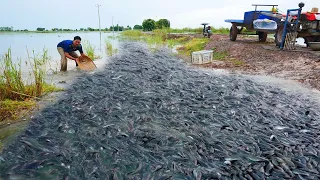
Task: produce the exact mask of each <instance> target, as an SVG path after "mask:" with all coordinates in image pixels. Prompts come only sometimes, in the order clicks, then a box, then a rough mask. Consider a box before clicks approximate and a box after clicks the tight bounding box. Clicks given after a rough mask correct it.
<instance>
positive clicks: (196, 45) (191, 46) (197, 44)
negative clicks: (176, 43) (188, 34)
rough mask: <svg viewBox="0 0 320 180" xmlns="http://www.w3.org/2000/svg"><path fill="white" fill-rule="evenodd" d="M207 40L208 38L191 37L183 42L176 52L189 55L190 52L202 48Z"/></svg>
mask: <svg viewBox="0 0 320 180" xmlns="http://www.w3.org/2000/svg"><path fill="white" fill-rule="evenodd" d="M208 42H209V39H208V38H193V39H192V40H190V41H188V42H187V43H186V44H184V45H183V47H181V48H179V49H178V52H180V53H182V54H183V55H187V56H190V55H191V53H192V52H195V51H201V50H203V49H204V48H205V46H206V45H207V43H208Z"/></svg>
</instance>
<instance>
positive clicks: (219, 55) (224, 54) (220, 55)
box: [213, 51, 228, 60]
mask: <svg viewBox="0 0 320 180" xmlns="http://www.w3.org/2000/svg"><path fill="white" fill-rule="evenodd" d="M227 56H228V52H227V51H223V52H219V51H217V52H214V53H213V59H214V60H224V59H225V58H226V57H227Z"/></svg>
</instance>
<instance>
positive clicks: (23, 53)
mask: <svg viewBox="0 0 320 180" xmlns="http://www.w3.org/2000/svg"><path fill="white" fill-rule="evenodd" d="M74 36H80V37H81V38H82V44H83V45H85V44H86V42H89V43H90V44H92V45H93V46H94V47H95V53H96V54H97V55H99V56H100V57H102V58H101V59H102V60H103V59H105V57H106V54H105V40H106V39H107V40H108V41H109V42H111V43H112V45H113V47H116V48H117V47H118V43H119V42H118V40H117V39H116V38H113V37H116V36H118V33H114V34H113V33H112V32H107V33H104V32H102V35H101V50H100V33H99V32H70V33H66V32H63V33H29V32H28V33H0V55H1V56H3V55H4V54H5V53H6V52H7V51H8V49H9V48H11V52H12V59H13V61H14V62H15V63H18V62H19V61H20V60H21V62H22V67H25V66H24V65H25V63H24V62H25V61H28V52H29V54H30V56H32V53H33V51H34V52H35V54H42V53H43V50H44V49H47V50H48V56H49V57H50V67H51V68H53V69H56V68H59V67H60V55H59V53H58V51H57V44H58V43H59V42H61V41H63V40H68V39H70V40H73V37H74ZM84 51H85V49H84ZM85 53H86V52H85ZM97 63H98V64H100V63H101V62H98V61H97ZM74 67H75V63H74V61H71V60H69V61H68V70H69V69H74ZM22 71H23V72H27V71H28V70H27V68H22Z"/></svg>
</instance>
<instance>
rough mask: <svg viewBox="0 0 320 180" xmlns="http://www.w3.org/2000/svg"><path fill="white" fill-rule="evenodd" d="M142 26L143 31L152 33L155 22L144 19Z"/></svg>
mask: <svg viewBox="0 0 320 180" xmlns="http://www.w3.org/2000/svg"><path fill="white" fill-rule="evenodd" d="M142 26H143V30H144V31H152V30H154V29H155V28H156V22H155V21H154V20H153V19H145V20H144V21H143V23H142Z"/></svg>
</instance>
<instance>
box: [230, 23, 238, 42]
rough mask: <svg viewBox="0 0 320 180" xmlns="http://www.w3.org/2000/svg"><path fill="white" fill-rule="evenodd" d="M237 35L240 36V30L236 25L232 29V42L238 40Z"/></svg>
mask: <svg viewBox="0 0 320 180" xmlns="http://www.w3.org/2000/svg"><path fill="white" fill-rule="evenodd" d="M237 35H238V28H237V26H236V25H235V24H232V26H231V28H230V40H231V41H235V40H236V39H237Z"/></svg>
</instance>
